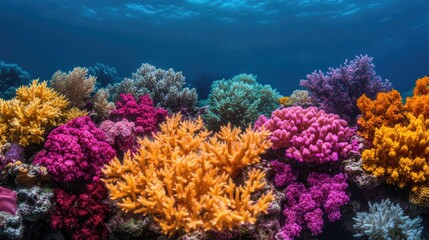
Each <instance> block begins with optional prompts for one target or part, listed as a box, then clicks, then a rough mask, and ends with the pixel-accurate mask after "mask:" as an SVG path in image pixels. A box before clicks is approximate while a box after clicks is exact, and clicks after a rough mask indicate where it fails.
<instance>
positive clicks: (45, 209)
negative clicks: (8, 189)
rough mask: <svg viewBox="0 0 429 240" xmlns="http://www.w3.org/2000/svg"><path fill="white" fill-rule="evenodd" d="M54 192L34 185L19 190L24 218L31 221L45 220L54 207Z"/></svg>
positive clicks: (19, 205) (21, 211) (19, 200)
mask: <svg viewBox="0 0 429 240" xmlns="http://www.w3.org/2000/svg"><path fill="white" fill-rule="evenodd" d="M53 196H54V194H53V192H52V190H50V189H44V188H40V187H38V186H34V187H32V188H22V189H19V190H18V193H17V198H18V208H19V214H20V215H21V217H22V219H23V220H25V221H30V222H37V221H41V220H44V219H45V218H46V217H48V216H49V214H50V211H51V210H52V207H53V202H52V200H53V199H52V198H53Z"/></svg>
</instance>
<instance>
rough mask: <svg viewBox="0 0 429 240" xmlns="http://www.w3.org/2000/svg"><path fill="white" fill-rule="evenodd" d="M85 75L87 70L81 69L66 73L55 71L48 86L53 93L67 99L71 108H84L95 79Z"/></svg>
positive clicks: (77, 68)
mask: <svg viewBox="0 0 429 240" xmlns="http://www.w3.org/2000/svg"><path fill="white" fill-rule="evenodd" d="M87 74H88V69H86V68H82V67H76V68H73V71H69V72H68V73H64V72H61V71H57V72H55V73H54V75H53V76H52V79H51V81H50V84H51V86H52V88H53V89H54V90H55V91H57V92H59V93H61V94H63V95H64V96H66V97H67V99H68V100H69V101H70V105H71V106H72V107H78V108H84V107H85V104H86V102H85V101H86V100H88V99H89V98H90V94H91V92H92V91H93V90H94V86H95V83H96V79H95V77H93V76H88V77H87V76H86V75H87Z"/></svg>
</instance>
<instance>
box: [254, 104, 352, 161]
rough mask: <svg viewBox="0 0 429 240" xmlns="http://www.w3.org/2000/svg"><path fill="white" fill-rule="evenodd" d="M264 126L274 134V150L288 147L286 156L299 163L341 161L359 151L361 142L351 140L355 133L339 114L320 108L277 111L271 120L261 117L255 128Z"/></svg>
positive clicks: (272, 138) (272, 136)
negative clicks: (351, 152)
mask: <svg viewBox="0 0 429 240" xmlns="http://www.w3.org/2000/svg"><path fill="white" fill-rule="evenodd" d="M262 126H264V127H265V128H266V129H268V130H270V131H271V132H272V134H271V142H272V144H273V146H272V148H273V149H279V148H286V152H285V155H286V157H288V158H293V159H296V160H297V161H299V162H316V163H325V162H331V161H337V160H339V158H340V157H347V156H348V154H349V152H350V151H353V150H357V143H355V142H354V141H352V140H351V137H352V136H353V135H354V134H355V130H354V129H352V128H349V127H348V126H347V122H346V121H345V120H343V119H341V118H340V117H339V116H338V115H335V114H328V113H326V112H325V111H323V110H318V109H317V108H316V107H309V108H306V109H304V108H302V107H290V108H283V109H276V110H275V111H274V112H273V113H272V114H271V118H270V119H268V118H266V117H265V116H263V115H262V116H260V117H259V119H258V120H257V121H256V123H255V128H256V129H259V128H260V127H262Z"/></svg>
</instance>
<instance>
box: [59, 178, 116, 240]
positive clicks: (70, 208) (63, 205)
mask: <svg viewBox="0 0 429 240" xmlns="http://www.w3.org/2000/svg"><path fill="white" fill-rule="evenodd" d="M54 194H55V196H54V201H55V208H54V210H53V213H52V215H51V225H52V227H53V228H54V229H62V230H65V231H66V232H68V233H70V234H71V239H72V240H80V239H90V240H101V239H108V238H109V231H108V229H107V227H106V224H105V222H106V220H107V215H108V214H109V206H108V205H106V204H104V203H102V202H103V201H104V200H105V199H106V198H107V190H106V189H105V188H104V186H103V185H102V184H101V183H100V182H98V181H96V182H93V183H91V184H89V185H87V191H86V192H85V193H82V194H80V195H72V194H68V193H67V192H65V191H64V190H62V189H59V188H57V189H55V190H54Z"/></svg>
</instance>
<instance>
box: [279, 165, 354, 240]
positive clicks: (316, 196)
mask: <svg viewBox="0 0 429 240" xmlns="http://www.w3.org/2000/svg"><path fill="white" fill-rule="evenodd" d="M272 166H273V168H274V171H275V184H276V186H277V187H284V186H285V185H287V186H286V188H285V196H286V203H285V206H284V209H283V215H284V221H285V223H284V225H283V227H282V229H281V230H280V232H279V234H278V235H279V237H281V238H282V239H285V240H289V239H293V238H295V237H299V236H300V234H301V232H302V230H304V229H308V230H309V231H310V232H311V233H312V235H318V234H320V233H321V232H322V230H323V224H324V220H323V215H326V216H327V218H328V220H329V222H333V221H337V220H339V219H340V218H341V212H340V208H341V207H342V206H344V205H345V204H347V203H348V201H349V197H348V196H347V194H346V192H345V190H346V189H347V187H348V185H347V183H346V177H345V176H344V175H343V174H337V175H335V176H332V177H330V176H328V175H327V174H319V173H310V174H309V175H308V177H307V185H305V184H303V183H299V182H295V180H296V179H297V178H296V176H295V175H294V174H293V173H292V172H291V169H290V167H289V165H287V164H285V163H282V162H278V161H274V162H273V164H272ZM279 179H281V181H278V180H279Z"/></svg>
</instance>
